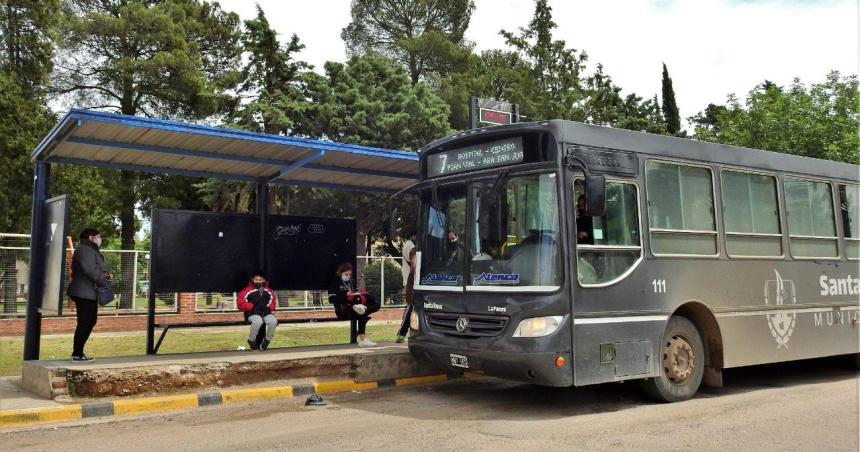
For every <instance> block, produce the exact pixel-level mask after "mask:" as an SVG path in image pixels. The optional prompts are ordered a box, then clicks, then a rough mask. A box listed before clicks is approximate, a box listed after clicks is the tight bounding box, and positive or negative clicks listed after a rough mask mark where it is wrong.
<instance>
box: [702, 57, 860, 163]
mask: <svg viewBox="0 0 860 452" xmlns="http://www.w3.org/2000/svg"><path fill="white" fill-rule="evenodd" d="M857 86H858V82H857V76H856V75H852V76H844V77H843V76H841V75H840V74H839V72H837V71H833V72H830V73H829V74H828V75H827V77H826V79H825V81H824V82H822V83H815V84H812V85H811V86H809V87H807V86H806V85H804V84H803V83H801V82H800V80H799V79H795V80H794V82H793V83H792V84H791V85H790V86H788V87H781V86H777V85H776V84H774V83H772V82H769V81H765V82H764V83H762V84H760V85H758V86H756V87H755V88H754V89H753V90H752V91H750V92H749V94H748V95H747V97H746V99H745V100H744V102H743V103H741V101H740V100H739V99H738V98H737V97H736V96H734V95H730V96H729V98H728V102H727V103H726V105H724V106H723V105H713V104H712V105H709V106H708V108H707V109H706V110H705V111H704V112H700V113H699V114H698V115H696V116H694V117H692V118H690V121H692V122H693V123H694V124H695V138H696V139H700V140H707V141H714V142H718V143H725V144H733V145H737V146H746V147H751V148H757V149H765V150H769V151H776V152H784V153H788V154H796V155H803V156H807V157H815V158H821V159H829V160H838V161H843V162H849V163H854V164H858V163H860V152H858V134H857V131H858V129H860V118H858V113H857V109H858V104H860V95H858V90H857Z"/></svg>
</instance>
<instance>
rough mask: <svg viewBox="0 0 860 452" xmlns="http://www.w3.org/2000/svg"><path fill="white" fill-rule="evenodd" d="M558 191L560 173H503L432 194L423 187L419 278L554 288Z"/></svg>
mask: <svg viewBox="0 0 860 452" xmlns="http://www.w3.org/2000/svg"><path fill="white" fill-rule="evenodd" d="M430 191H431V190H427V192H430ZM467 194H468V195H469V196H467ZM557 196H558V195H557V184H556V175H555V173H543V174H529V175H520V176H510V177H508V176H507V175H506V174H505V173H502V174H500V175H498V176H496V177H493V178H488V179H481V180H479V181H475V182H474V183H472V184H470V185H468V188H467V186H466V185H461V186H459V187H456V188H448V189H446V190H442V189H439V190H438V193H437V194H436V196H435V198H436V200H435V202H433V199H432V198H433V195H432V193H425V194H424V195H423V196H422V201H423V202H422V204H423V205H424V207H423V209H422V221H421V223H422V225H423V226H422V227H423V228H425V229H424V230H423V231H422V234H423V235H424V237H425V244H424V249H422V251H423V252H422V257H421V268H420V270H421V276H420V278H421V279H420V283H421V284H422V285H432V286H462V285H464V284H465V285H466V286H469V287H471V288H472V289H474V290H493V288H502V289H496V290H507V289H513V288H515V287H516V288H519V290H523V289H524V288H527V289H528V290H535V291H541V290H547V291H549V290H555V289H557V288H558V287H559V286H560V285H561V277H562V275H561V248H560V246H561V244H560V239H559V216H558V197H557ZM467 200H468V202H469V203H470V204H471V205H470V207H471V209H470V210H471V215H469V218H470V220H468V221H467V220H466V217H467V210H466V208H465V207H466V202H467ZM467 223H468V224H469V226H468V227H467V226H466V225H467ZM464 267H468V276H466V275H464V270H466V268H464ZM513 290H515V289H513Z"/></svg>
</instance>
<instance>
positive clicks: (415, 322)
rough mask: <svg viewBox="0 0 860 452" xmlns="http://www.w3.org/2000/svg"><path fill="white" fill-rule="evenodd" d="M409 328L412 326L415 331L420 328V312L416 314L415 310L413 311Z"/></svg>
mask: <svg viewBox="0 0 860 452" xmlns="http://www.w3.org/2000/svg"><path fill="white" fill-rule="evenodd" d="M409 328H412V329H413V330H415V331H418V330H419V329H420V328H419V325H418V314H416V313H415V311H412V313H411V314H409Z"/></svg>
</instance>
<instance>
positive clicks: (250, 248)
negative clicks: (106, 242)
mask: <svg viewBox="0 0 860 452" xmlns="http://www.w3.org/2000/svg"><path fill="white" fill-rule="evenodd" d="M259 235H260V218H259V216H257V215H248V214H224V213H211V212H195V211H185V210H168V209H156V210H155V211H154V212H153V215H152V237H153V238H152V248H151V257H150V259H151V261H150V265H151V268H150V272H151V280H152V281H151V283H150V284H151V286H152V289H151V290H154V291H155V292H156V293H172V292H235V291H238V290H240V289H241V288H242V287H244V286H245V284H246V283H247V281H248V277H249V275H250V273H251V272H253V271H254V270H256V269H257V268H258V265H257V263H258V258H259V256H258V255H259V243H260V240H261V238H260V237H259ZM262 239H263V240H265V244H266V259H265V262H266V266H265V268H264V269H263V270H265V271H266V273H268V275H269V279H270V282H271V286H272V287H273V288H275V289H284V290H286V289H290V290H325V289H327V288H328V286H329V284H330V283H331V282H332V280H333V279H334V271H335V270H336V268H337V265H338V264H340V263H341V262H350V263H352V264H353V265H354V264H355V221H354V220H343V219H330V218H311V217H291V216H276V215H272V216H269V217H268V218H267V228H266V236H265V237H263V238H262Z"/></svg>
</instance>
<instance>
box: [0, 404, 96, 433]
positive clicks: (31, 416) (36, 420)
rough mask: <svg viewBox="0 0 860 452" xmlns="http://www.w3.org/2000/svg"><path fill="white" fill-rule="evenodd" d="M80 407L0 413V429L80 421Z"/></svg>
mask: <svg viewBox="0 0 860 452" xmlns="http://www.w3.org/2000/svg"><path fill="white" fill-rule="evenodd" d="M81 416H82V414H81V406H80V405H66V406H58V407H48V408H32V409H26V410H7V411H0V428H8V427H19V426H22V425H28V424H41V423H45V422H63V421H73V420H77V419H81Z"/></svg>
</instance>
